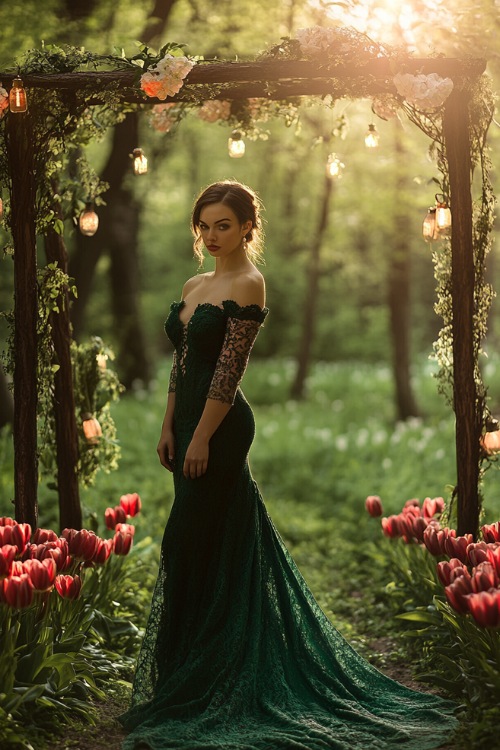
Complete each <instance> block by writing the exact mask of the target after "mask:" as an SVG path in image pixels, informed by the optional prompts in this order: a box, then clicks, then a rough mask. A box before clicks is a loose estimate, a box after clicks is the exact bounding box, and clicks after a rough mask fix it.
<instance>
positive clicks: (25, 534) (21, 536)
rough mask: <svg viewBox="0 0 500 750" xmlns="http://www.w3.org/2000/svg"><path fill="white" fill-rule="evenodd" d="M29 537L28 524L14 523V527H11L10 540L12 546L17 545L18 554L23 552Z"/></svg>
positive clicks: (29, 529) (29, 528)
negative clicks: (11, 540) (12, 542)
mask: <svg viewBox="0 0 500 750" xmlns="http://www.w3.org/2000/svg"><path fill="white" fill-rule="evenodd" d="M30 536H31V526H30V525H29V523H16V525H15V526H12V539H13V540H14V544H15V545H17V549H18V550H19V553H20V554H21V553H22V552H24V548H25V547H26V545H27V544H28V542H29V540H30Z"/></svg>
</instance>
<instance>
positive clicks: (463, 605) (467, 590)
mask: <svg viewBox="0 0 500 750" xmlns="http://www.w3.org/2000/svg"><path fill="white" fill-rule="evenodd" d="M444 593H445V594H446V598H447V599H448V601H449V603H450V604H451V606H452V607H453V609H455V610H456V611H457V612H460V614H466V613H467V612H468V611H469V602H468V597H467V594H472V583H471V579H470V578H469V577H467V576H465V575H462V576H460V577H459V578H456V579H455V580H454V581H453V582H452V583H450V585H449V586H446V588H445V590H444Z"/></svg>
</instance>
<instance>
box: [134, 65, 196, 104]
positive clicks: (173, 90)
mask: <svg viewBox="0 0 500 750" xmlns="http://www.w3.org/2000/svg"><path fill="white" fill-rule="evenodd" d="M193 66H194V62H192V60H188V58H187V57H174V56H173V55H168V54H167V55H165V57H164V58H162V59H161V60H160V62H159V63H157V64H156V65H152V66H151V67H150V68H149V69H148V70H147V71H146V73H143V75H142V76H141V88H142V90H143V91H145V93H146V94H147V95H148V96H151V97H155V98H157V99H166V98H167V96H173V95H174V94H177V92H178V91H180V90H181V88H182V86H183V85H184V79H185V77H186V76H187V74H188V73H189V71H190V70H191V68H192V67H193Z"/></svg>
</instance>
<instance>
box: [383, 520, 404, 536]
mask: <svg viewBox="0 0 500 750" xmlns="http://www.w3.org/2000/svg"><path fill="white" fill-rule="evenodd" d="M381 524H382V532H383V533H384V534H385V536H388V537H391V538H394V537H397V536H401V533H402V529H401V523H400V517H399V516H388V517H387V518H382V521H381Z"/></svg>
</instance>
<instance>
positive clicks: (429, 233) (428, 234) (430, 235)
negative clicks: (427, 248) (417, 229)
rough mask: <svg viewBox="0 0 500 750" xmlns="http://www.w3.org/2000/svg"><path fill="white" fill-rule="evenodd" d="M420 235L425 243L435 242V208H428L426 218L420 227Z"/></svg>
mask: <svg viewBox="0 0 500 750" xmlns="http://www.w3.org/2000/svg"><path fill="white" fill-rule="evenodd" d="M422 234H423V237H424V240H425V241H426V242H432V241H433V240H437V239H438V238H437V234H436V208H435V206H429V209H428V211H427V216H426V217H425V219H424V223H423V225H422Z"/></svg>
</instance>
